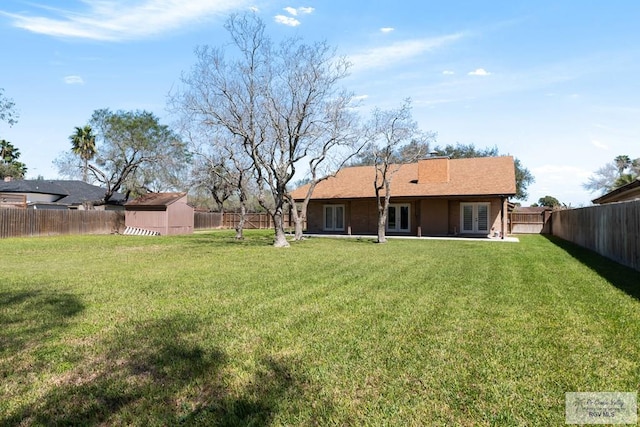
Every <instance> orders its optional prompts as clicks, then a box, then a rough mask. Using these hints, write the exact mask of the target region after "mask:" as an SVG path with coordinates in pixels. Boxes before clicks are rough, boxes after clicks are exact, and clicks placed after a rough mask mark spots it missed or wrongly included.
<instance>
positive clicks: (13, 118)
mask: <svg viewBox="0 0 640 427" xmlns="http://www.w3.org/2000/svg"><path fill="white" fill-rule="evenodd" d="M19 117H20V115H19V114H18V111H17V110H16V103H15V102H13V99H11V98H6V97H5V96H4V89H3V88H1V87H0V122H6V123H7V124H8V125H9V126H13V125H15V124H16V123H18V118H19Z"/></svg>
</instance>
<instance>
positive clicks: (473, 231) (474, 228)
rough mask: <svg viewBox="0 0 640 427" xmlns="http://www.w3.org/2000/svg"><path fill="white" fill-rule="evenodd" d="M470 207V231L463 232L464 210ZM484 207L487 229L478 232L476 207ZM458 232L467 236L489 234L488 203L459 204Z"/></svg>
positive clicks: (489, 204) (489, 209)
mask: <svg viewBox="0 0 640 427" xmlns="http://www.w3.org/2000/svg"><path fill="white" fill-rule="evenodd" d="M467 206H468V207H471V212H472V213H471V221H472V229H471V230H465V228H464V208H465V207H467ZM479 206H486V208H487V229H486V230H480V229H479V227H478V224H479V219H478V218H479V215H478V207H479ZM460 232H461V233H467V234H484V233H486V234H489V233H490V232H491V203H489V202H469V203H466V202H465V203H460Z"/></svg>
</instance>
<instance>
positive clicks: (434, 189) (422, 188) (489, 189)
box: [292, 156, 516, 200]
mask: <svg viewBox="0 0 640 427" xmlns="http://www.w3.org/2000/svg"><path fill="white" fill-rule="evenodd" d="M396 166H397V168H398V169H397V172H396V173H395V174H394V175H393V178H392V180H391V195H392V197H394V198H396V197H443V196H489V195H502V196H513V195H515V194H516V180H515V165H514V160H513V157H511V156H502V157H478V158H469V159H448V158H431V159H425V160H420V161H419V162H417V163H408V164H402V165H395V166H394V167H396ZM374 179H375V167H374V166H355V167H349V168H344V169H342V170H340V171H339V172H338V173H337V174H336V176H334V177H330V178H328V179H326V180H324V181H321V182H320V183H318V185H317V186H316V188H315V189H314V191H313V194H312V196H311V199H353V198H371V197H375V189H374V184H373V183H374ZM308 188H309V185H308V184H307V185H304V186H302V187H300V188H298V189H296V190H294V191H293V192H292V196H293V198H294V199H295V200H303V199H304V198H305V196H306V193H307V191H308Z"/></svg>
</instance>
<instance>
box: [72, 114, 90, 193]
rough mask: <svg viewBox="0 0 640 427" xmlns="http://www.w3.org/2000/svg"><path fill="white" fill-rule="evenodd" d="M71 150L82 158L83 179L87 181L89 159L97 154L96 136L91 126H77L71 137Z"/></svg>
mask: <svg viewBox="0 0 640 427" xmlns="http://www.w3.org/2000/svg"><path fill="white" fill-rule="evenodd" d="M69 139H70V140H71V145H72V147H71V151H72V152H73V154H75V155H77V156H78V157H80V159H81V160H82V180H83V181H84V182H87V179H88V173H89V160H92V159H93V158H94V156H95V155H96V136H95V134H94V133H93V129H91V126H89V125H85V126H83V127H78V126H76V128H75V132H74V133H73V134H72V135H71V136H70V137H69Z"/></svg>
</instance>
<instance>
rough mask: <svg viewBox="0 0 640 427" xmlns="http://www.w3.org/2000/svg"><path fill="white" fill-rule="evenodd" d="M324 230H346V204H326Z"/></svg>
mask: <svg viewBox="0 0 640 427" xmlns="http://www.w3.org/2000/svg"><path fill="white" fill-rule="evenodd" d="M324 230H325V231H343V230H344V205H325V206H324Z"/></svg>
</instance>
